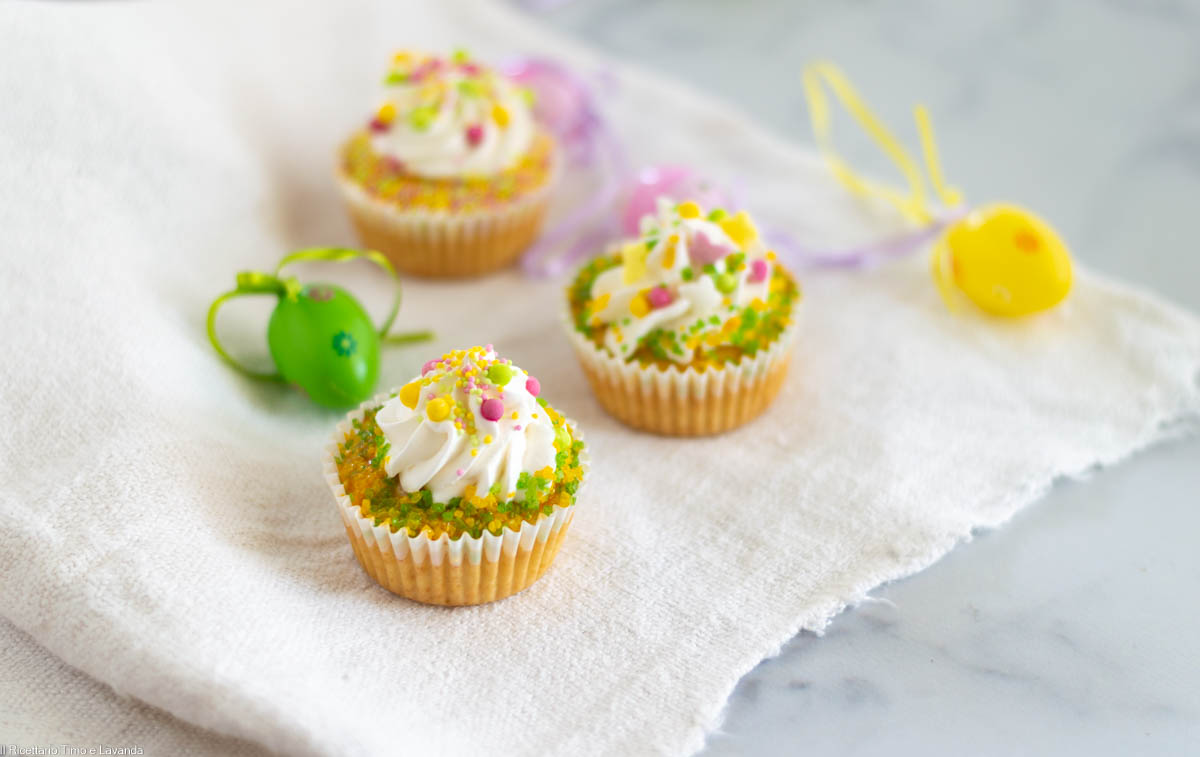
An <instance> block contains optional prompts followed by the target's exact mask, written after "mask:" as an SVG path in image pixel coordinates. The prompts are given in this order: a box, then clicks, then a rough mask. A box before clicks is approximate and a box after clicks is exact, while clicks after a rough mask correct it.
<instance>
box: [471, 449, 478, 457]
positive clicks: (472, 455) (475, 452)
mask: <svg viewBox="0 0 1200 757" xmlns="http://www.w3.org/2000/svg"><path fill="white" fill-rule="evenodd" d="M471 457H479V450H477V449H473V450H471Z"/></svg>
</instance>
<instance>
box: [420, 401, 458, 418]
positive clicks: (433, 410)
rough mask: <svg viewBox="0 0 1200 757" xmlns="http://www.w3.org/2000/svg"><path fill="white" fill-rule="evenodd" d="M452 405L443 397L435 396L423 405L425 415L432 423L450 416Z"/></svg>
mask: <svg viewBox="0 0 1200 757" xmlns="http://www.w3.org/2000/svg"><path fill="white" fill-rule="evenodd" d="M451 407H452V405H451V404H450V402H449V401H448V400H446V399H445V398H444V397H437V398H435V399H432V400H430V401H429V402H428V403H426V405H425V415H426V416H428V417H429V420H431V421H433V422H434V423H439V422H441V421H444V420H446V419H447V418H449V417H450V409H451Z"/></svg>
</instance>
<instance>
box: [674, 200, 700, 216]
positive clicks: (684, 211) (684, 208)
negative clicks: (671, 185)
mask: <svg viewBox="0 0 1200 757" xmlns="http://www.w3.org/2000/svg"><path fill="white" fill-rule="evenodd" d="M676 210H678V211H679V217H680V218H699V217H700V206H699V205H697V204H696V203H694V202H692V201H691V200H688V201H687V202H681V203H679V206H678V207H677V208H676Z"/></svg>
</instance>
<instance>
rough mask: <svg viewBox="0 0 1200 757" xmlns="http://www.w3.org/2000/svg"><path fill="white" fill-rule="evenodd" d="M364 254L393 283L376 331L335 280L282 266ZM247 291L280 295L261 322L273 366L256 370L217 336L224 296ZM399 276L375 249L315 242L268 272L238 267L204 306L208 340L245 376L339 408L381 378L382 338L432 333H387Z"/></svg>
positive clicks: (411, 338) (406, 340) (393, 340)
mask: <svg viewBox="0 0 1200 757" xmlns="http://www.w3.org/2000/svg"><path fill="white" fill-rule="evenodd" d="M358 259H366V260H369V261H371V262H372V263H374V264H375V265H377V266H379V267H380V268H382V269H384V270H385V271H386V272H387V273H388V275H390V276H391V278H392V280H393V281H394V282H395V285H396V294H395V296H394V297H393V299H392V305H391V309H390V310H389V311H388V314H387V317H386V318H385V319H384V321H383V323H382V324H381V325H380V326H379V328H378V330H376V328H375V326H374V324H373V323H372V321H371V318H370V316H369V315H368V314H367V312H366V310H365V309H364V308H363V307H362V305H361V304H360V303H359V302H358V300H357V299H355V298H354V296H353V295H351V294H350V293H349V292H347V291H346V290H345V289H342V288H341V287H339V286H337V285H334V284H324V283H319V284H301V283H300V281H299V280H298V279H296V277H294V276H286V277H285V276H283V275H281V274H282V271H283V269H284V268H285V267H287V266H288V265H291V264H293V263H301V262H327V263H342V262H347V261H351V260H358ZM251 295H257V296H261V295H274V296H275V297H277V298H278V301H277V302H276V304H275V309H274V310H273V311H272V312H271V319H270V321H269V322H268V325H267V346H268V348H269V349H270V353H271V358H272V360H273V361H274V363H275V366H276V370H275V371H254V370H251V369H249V368H247V367H246V366H244V365H242V364H241V363H239V362H238V361H237V360H236V359H235V358H234V357H233V356H232V355H230V354H229V352H228V351H226V350H225V348H224V347H223V346H222V345H221V342H220V340H219V339H218V338H217V330H216V324H217V313H218V312H219V311H220V309H221V306H222V305H224V304H225V303H226V302H228V301H230V300H232V299H236V298H238V297H245V296H251ZM400 295H401V291H400V277H399V276H398V275H397V274H396V270H395V269H394V268H393V267H392V264H391V263H390V262H388V260H387V258H385V257H384V256H383V255H382V254H380V253H378V252H375V251H374V250H354V249H348V248H343V247H318V248H311V249H305V250H300V251H298V252H293V253H291V254H290V255H286V256H284V258H283V259H282V260H280V261H279V264H278V265H277V266H276V267H275V270H274V272H272V273H266V272H263V271H241V272H239V273H238V274H237V285H236V287H235V288H234V289H231V290H229V291H228V292H225V293H223V294H221V295H220V296H218V297H217V298H216V299H215V300H213V303H212V304H211V305H210V306H209V308H208V318H207V322H206V328H207V331H208V340H209V342H210V343H211V344H212V346H213V349H214V350H216V352H217V355H218V356H220V358H221V359H222V360H223V361H224V362H225V363H226V364H228V365H229V366H230V367H232V368H233V369H234V370H236V371H237V372H238V373H241V374H242V375H244V376H247V377H249V378H252V379H256V380H259V381H267V382H276V383H284V384H291V385H293V386H296V387H297V388H299V389H301V390H303V392H304V393H305V394H306V395H308V397H310V398H311V399H312V400H313V401H314V402H316V403H317V404H320V405H324V406H326V407H332V408H344V407H350V406H353V405H356V404H358V403H360V402H362V401H363V400H366V399H367V398H368V397H370V396H371V394H372V392H373V391H374V389H375V385H376V383H377V382H378V380H379V365H380V358H379V351H380V346H381V344H382V343H388V344H411V343H413V342H420V341H424V340H427V339H431V338H432V336H433V335H432V333H431V332H429V331H414V332H408V333H404V334H389V333H388V332H389V331H390V330H391V328H392V324H393V323H394V322H395V320H396V315H397V313H399V311H400Z"/></svg>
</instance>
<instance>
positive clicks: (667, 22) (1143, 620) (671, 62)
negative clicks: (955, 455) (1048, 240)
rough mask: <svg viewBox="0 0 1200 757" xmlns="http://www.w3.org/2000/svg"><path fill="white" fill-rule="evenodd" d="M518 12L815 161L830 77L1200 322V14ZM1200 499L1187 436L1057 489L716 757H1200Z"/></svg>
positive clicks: (788, 687)
mask: <svg viewBox="0 0 1200 757" xmlns="http://www.w3.org/2000/svg"><path fill="white" fill-rule="evenodd" d="M517 5H518V7H521V8H523V9H524V10H525V11H526V12H527V13H529V14H530V15H531V16H535V17H537V18H538V19H540V20H541V21H543V22H544V23H546V24H549V25H550V26H552V27H554V28H556V29H558V30H560V31H562V32H565V33H567V34H569V35H571V36H573V37H575V38H577V39H580V40H582V41H584V42H586V43H588V44H590V45H591V46H593V47H595V48H597V49H599V50H601V51H603V52H606V53H610V54H616V55H617V56H618V57H619V58H621V59H623V60H625V61H627V62H629V63H632V64H635V65H639V66H643V67H646V68H649V69H653V70H656V71H659V72H662V73H665V74H668V75H670V76H672V77H675V78H677V79H679V80H681V81H683V82H686V83H688V84H690V85H691V86H692V87H695V88H697V89H700V90H704V91H706V92H708V93H710V94H714V95H716V96H718V97H720V98H722V99H724V100H726V101H728V102H731V103H734V104H736V105H738V106H740V107H741V108H742V109H744V111H745V112H746V113H747V115H749V116H750V117H751V118H752V119H754V120H757V121H758V122H760V123H762V124H764V125H765V126H767V127H768V128H769V129H771V130H772V131H774V132H775V133H777V134H778V135H780V136H781V137H783V138H786V139H788V140H791V141H793V142H799V143H803V144H806V145H811V144H812V140H811V131H810V126H809V120H808V113H807V111H806V107H805V102H804V97H803V93H802V91H801V88H800V80H799V76H800V70H801V68H802V67H803V65H804V64H805V63H807V62H810V61H813V60H816V59H821V58H825V59H829V60H832V61H834V62H836V63H837V64H839V65H840V66H841V67H842V68H843V69H844V70H845V72H846V74H847V75H848V76H849V77H850V78H851V79H852V80H853V81H854V82H855V84H856V85H857V86H858V89H859V91H860V94H862V96H863V97H864V98H865V99H866V100H867V101H868V102H869V103H870V104H871V105H872V106H873V107H874V108H875V110H876V111H877V113H878V115H880V116H881V117H882V118H883V119H884V120H885V121H886V123H887V124H888V125H889V126H890V127H891V128H892V130H893V131H894V132H895V133H896V134H897V136H899V137H900V138H901V140H902V141H903V142H905V144H907V145H911V146H915V145H917V144H918V142H917V139H916V129H915V127H914V124H913V119H912V107H913V105H914V104H916V103H918V102H923V103H925V104H926V105H927V106H928V107H929V109H930V113H931V115H932V118H933V122H934V126H935V128H936V131H937V137H938V144H939V146H940V149H941V157H942V162H943V167H944V170H945V173H946V175H947V178H948V180H949V181H951V182H952V183H953V184H955V185H957V186H958V187H959V188H961V189H963V190H964V192H965V194H966V197H967V199H968V201H969V202H974V203H986V202H992V201H1011V202H1016V203H1019V204H1022V205H1025V206H1027V207H1029V208H1032V209H1034V210H1036V211H1037V212H1038V213H1039V214H1041V215H1042V216H1044V217H1045V218H1046V219H1047V220H1049V221H1050V222H1051V223H1052V224H1053V225H1054V226H1056V227H1057V228H1058V229H1059V231H1060V232H1061V233H1062V234H1063V236H1064V237H1065V238H1066V240H1067V241H1068V243H1069V244H1070V245H1071V246H1072V247H1073V252H1074V254H1075V256H1076V259H1077V261H1079V262H1080V263H1081V264H1082V265H1084V266H1087V267H1089V268H1092V269H1095V270H1098V271H1100V272H1103V273H1105V274H1109V275H1112V276H1115V277H1119V278H1121V279H1123V280H1125V281H1127V282H1131V283H1133V284H1136V285H1138V286H1142V287H1146V288H1150V289H1154V290H1156V291H1158V292H1159V293H1161V294H1163V295H1166V296H1167V297H1168V298H1170V299H1171V300H1173V301H1174V302H1176V303H1178V304H1181V305H1183V306H1185V307H1187V308H1188V309H1190V310H1192V311H1197V310H1200V250H1198V249H1197V247H1198V244H1197V241H1196V232H1195V229H1196V226H1195V224H1196V216H1197V214H1198V213H1200V44H1198V42H1197V41H1198V40H1200V2H1186V1H1184V0H1147V2H1118V1H1116V0H1108V1H1107V2H1102V1H1100V0H1096V1H1094V2H1065V1H1063V0H1012V1H1005V2H999V1H995V2H971V3H964V2H952V1H950V0H940V1H930V0H917V1H911V2H903V3H898V2H883V1H882V0H858V1H856V2H844V1H839V0H820V1H809V0H801V1H796V0H755V1H754V2H732V1H730V0H574V1H573V2H572V1H568V2H561V1H559V2H555V1H554V0H541V2H538V1H537V0H531V1H530V2H522V3H517ZM839 115H841V114H839ZM653 117H654V116H653V114H649V113H648V114H647V119H653ZM836 128H837V132H836V134H837V139H838V140H839V146H840V149H841V150H842V151H843V154H844V155H845V157H846V158H847V159H848V160H849V162H850V163H851V165H853V166H855V167H857V168H860V169H862V170H864V171H870V172H872V173H874V174H875V175H877V176H880V177H894V176H895V173H894V169H893V168H892V167H891V166H890V164H888V163H887V161H886V160H885V159H884V158H883V157H882V155H880V154H879V153H878V152H877V150H876V149H875V148H874V147H873V146H872V145H871V144H870V143H868V142H867V140H866V139H865V138H863V137H862V136H861V135H860V134H859V133H858V131H857V130H856V129H855V127H853V126H851V125H850V121H849V119H848V118H840V119H839V120H838V124H837V127H836ZM1197 492H1200V441H1196V440H1194V439H1193V440H1192V441H1188V442H1182V443H1177V444H1174V445H1170V446H1165V447H1161V448H1158V449H1155V450H1151V451H1150V452H1149V453H1148V454H1144V455H1141V456H1139V457H1137V458H1135V459H1134V460H1132V461H1129V462H1126V463H1124V464H1122V465H1121V466H1120V467H1118V468H1117V469H1115V470H1110V471H1104V472H1103V473H1100V474H1099V475H1097V476H1095V477H1094V479H1093V480H1091V481H1089V482H1088V483H1087V484H1085V485H1081V484H1065V485H1060V486H1058V487H1056V488H1055V489H1054V491H1052V492H1051V494H1050V496H1049V497H1048V498H1047V499H1046V500H1045V501H1043V502H1041V503H1039V504H1038V505H1035V506H1034V507H1032V508H1029V509H1028V510H1026V511H1025V512H1023V513H1021V514H1020V515H1019V516H1018V517H1017V518H1016V520H1015V521H1014V523H1012V524H1011V525H1010V526H1008V527H1007V528H1005V529H1003V530H1002V531H999V532H995V533H986V534H980V535H979V536H978V538H977V539H976V540H975V542H974V543H972V544H970V545H967V546H965V547H963V548H960V549H958V550H956V551H954V552H953V553H951V554H950V555H949V556H948V557H947V558H945V559H944V560H942V561H941V562H940V563H938V564H937V565H935V566H933V567H932V568H931V569H929V570H927V571H925V572H923V573H921V574H919V575H917V576H915V577H913V578H910V579H907V580H905V581H902V582H899V583H897V584H893V585H890V586H887V587H884V588H882V589H881V590H880V591H878V592H875V596H877V597H878V598H879V599H880V601H879V602H877V603H872V604H869V605H864V606H862V607H859V608H857V609H855V610H852V611H850V612H847V613H845V614H843V615H841V616H840V617H838V618H837V619H835V620H834V622H833V624H832V626H831V628H830V629H829V631H828V633H827V635H826V636H825V637H824V638H823V639H820V640H819V641H818V640H817V638H816V637H814V636H808V635H801V636H799V637H797V638H796V639H795V640H793V641H792V642H791V643H790V644H789V645H787V647H785V649H784V651H783V653H782V654H781V655H780V656H779V657H777V658H775V659H772V660H768V661H766V662H764V663H762V664H761V665H760V666H759V667H758V668H757V669H756V670H755V671H754V672H753V673H751V674H750V675H748V676H747V677H746V678H744V679H743V680H742V682H741V684H740V685H739V686H738V688H737V690H736V692H735V694H734V697H733V699H732V700H731V702H730V705H729V708H728V717H727V719H726V722H725V727H724V729H723V731H722V732H721V733H719V734H717V735H715V736H714V737H713V738H711V739H710V741H709V745H708V748H707V750H706V754H708V755H736V754H763V755H790V754H796V753H798V752H799V751H800V750H804V752H805V753H807V754H839V755H842V754H887V755H896V754H916V753H921V754H927V753H934V754H948V753H968V754H976V755H982V754H1089V755H1096V754H1134V753H1144V754H1185V753H1190V754H1196V753H1200V683H1198V681H1197V672H1196V671H1198V670H1200V633H1198V632H1200V620H1198V618H1197V612H1196V603H1195V602H1194V596H1195V581H1196V579H1197V578H1200V558H1198V557H1197V556H1196V551H1195V549H1194V540H1195V534H1197V533H1200V515H1198V511H1200V508H1197V505H1200V494H1197Z"/></svg>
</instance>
